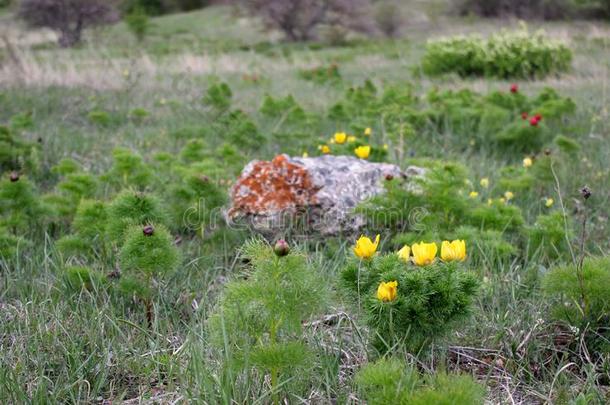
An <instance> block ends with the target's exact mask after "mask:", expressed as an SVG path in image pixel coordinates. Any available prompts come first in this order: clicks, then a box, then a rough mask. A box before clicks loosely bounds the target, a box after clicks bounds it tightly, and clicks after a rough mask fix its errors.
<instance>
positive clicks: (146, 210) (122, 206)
mask: <svg viewBox="0 0 610 405" xmlns="http://www.w3.org/2000/svg"><path fill="white" fill-rule="evenodd" d="M166 221H167V214H166V213H165V211H164V209H163V208H162V206H161V203H160V202H159V200H158V199H157V198H156V197H154V196H153V195H150V194H145V193H141V192H137V191H132V190H125V191H123V192H121V193H120V194H119V195H117V196H116V197H115V198H114V200H113V201H112V202H111V203H110V205H109V206H108V228H107V229H108V235H109V237H110V239H111V241H112V242H114V243H117V244H121V243H122V242H123V241H124V240H125V232H126V231H127V228H129V227H130V226H132V225H147V224H157V225H165V224H166Z"/></svg>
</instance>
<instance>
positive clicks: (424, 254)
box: [411, 242, 438, 266]
mask: <svg viewBox="0 0 610 405" xmlns="http://www.w3.org/2000/svg"><path fill="white" fill-rule="evenodd" d="M437 250H438V247H437V246H436V243H434V242H432V243H424V242H420V243H415V244H413V246H412V247H411V251H412V252H413V263H415V264H416V265H418V266H426V265H428V264H431V263H432V262H433V261H434V258H435V257H436V252H437Z"/></svg>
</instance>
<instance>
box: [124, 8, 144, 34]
mask: <svg viewBox="0 0 610 405" xmlns="http://www.w3.org/2000/svg"><path fill="white" fill-rule="evenodd" d="M124 20H125V23H126V24H127V28H128V29H129V31H130V32H131V33H132V34H133V36H134V37H135V38H136V39H137V40H138V42H142V41H144V38H145V37H146V34H147V33H148V30H149V29H150V20H149V18H148V14H147V13H146V12H145V10H143V9H142V8H140V7H136V8H134V9H133V10H131V11H130V12H129V14H127V15H126V16H125V17H124Z"/></svg>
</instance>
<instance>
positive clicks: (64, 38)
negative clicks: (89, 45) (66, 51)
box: [19, 0, 120, 47]
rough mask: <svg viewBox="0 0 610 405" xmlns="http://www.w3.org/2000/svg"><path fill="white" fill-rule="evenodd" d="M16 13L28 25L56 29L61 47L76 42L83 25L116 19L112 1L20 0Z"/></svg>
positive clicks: (100, 23)
mask: <svg viewBox="0 0 610 405" xmlns="http://www.w3.org/2000/svg"><path fill="white" fill-rule="evenodd" d="M19 16H20V17H21V18H22V19H24V20H25V21H26V22H27V23H28V25H30V26H32V27H37V28H50V29H52V30H53V31H57V32H58V33H59V45H60V46H62V47H70V46H73V45H75V44H77V43H78V42H79V41H80V40H81V36H82V32H83V30H84V29H85V28H87V27H91V26H95V25H104V24H111V23H114V22H116V21H118V20H119V19H120V15H119V12H118V10H117V8H116V6H115V3H114V2H113V1H112V0H22V1H21V3H20V6H19Z"/></svg>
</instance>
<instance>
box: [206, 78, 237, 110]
mask: <svg viewBox="0 0 610 405" xmlns="http://www.w3.org/2000/svg"><path fill="white" fill-rule="evenodd" d="M232 97H233V92H232V91H231V88H230V87H229V85H228V84H226V83H216V84H214V85H212V86H210V87H209V88H208V91H207V93H206V95H205V96H204V97H203V103H204V104H205V105H208V106H210V107H214V108H216V109H217V110H220V111H223V110H227V109H228V108H229V107H231V98H232Z"/></svg>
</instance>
